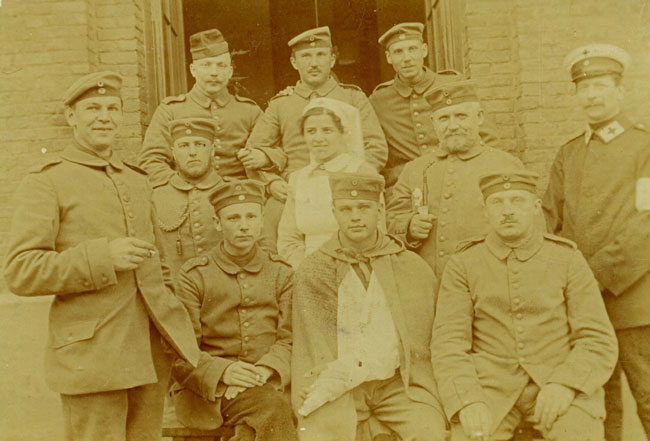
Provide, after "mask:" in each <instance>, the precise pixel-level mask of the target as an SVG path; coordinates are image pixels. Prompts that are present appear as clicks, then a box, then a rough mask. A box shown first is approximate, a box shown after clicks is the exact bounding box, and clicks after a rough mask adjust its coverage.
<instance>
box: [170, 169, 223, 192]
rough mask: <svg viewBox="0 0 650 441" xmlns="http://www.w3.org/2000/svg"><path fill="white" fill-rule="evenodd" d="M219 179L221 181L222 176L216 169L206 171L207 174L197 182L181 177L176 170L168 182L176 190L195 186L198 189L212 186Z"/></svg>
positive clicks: (191, 188)
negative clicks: (190, 181)
mask: <svg viewBox="0 0 650 441" xmlns="http://www.w3.org/2000/svg"><path fill="white" fill-rule="evenodd" d="M221 181H223V178H222V177H221V176H220V175H219V174H218V173H217V172H216V171H214V170H211V171H210V172H208V175H207V176H206V177H205V178H204V179H203V180H202V181H201V182H198V183H197V184H190V183H189V182H187V181H186V180H185V179H183V178H182V177H181V175H180V174H179V173H178V172H176V174H175V175H173V176H172V177H171V179H170V180H169V183H170V184H171V186H172V187H174V188H176V189H178V190H182V191H190V190H193V189H195V188H198V189H199V190H207V189H210V188H212V187H214V186H215V185H217V184H218V183H220V182H221Z"/></svg>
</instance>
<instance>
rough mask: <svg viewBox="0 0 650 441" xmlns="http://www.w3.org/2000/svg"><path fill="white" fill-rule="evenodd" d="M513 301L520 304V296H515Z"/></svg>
mask: <svg viewBox="0 0 650 441" xmlns="http://www.w3.org/2000/svg"><path fill="white" fill-rule="evenodd" d="M512 301H513V302H514V304H515V305H518V304H519V297H515V298H514V299H513V300H512Z"/></svg>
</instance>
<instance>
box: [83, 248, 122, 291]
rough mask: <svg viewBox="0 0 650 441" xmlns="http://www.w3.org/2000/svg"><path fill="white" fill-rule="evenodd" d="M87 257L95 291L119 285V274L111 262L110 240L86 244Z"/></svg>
mask: <svg viewBox="0 0 650 441" xmlns="http://www.w3.org/2000/svg"><path fill="white" fill-rule="evenodd" d="M86 256H87V257H88V266H89V269H90V277H91V283H92V286H93V288H94V289H101V288H104V287H106V286H110V285H115V284H116V283H117V274H115V268H114V267H113V262H112V261H111V254H110V251H109V248H108V239H107V238H105V237H103V238H100V239H93V240H89V241H88V242H87V243H86Z"/></svg>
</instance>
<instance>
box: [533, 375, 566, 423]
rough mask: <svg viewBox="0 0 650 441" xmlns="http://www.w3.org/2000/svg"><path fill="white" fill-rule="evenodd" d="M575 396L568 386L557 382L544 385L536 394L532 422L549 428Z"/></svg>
mask: <svg viewBox="0 0 650 441" xmlns="http://www.w3.org/2000/svg"><path fill="white" fill-rule="evenodd" d="M575 397H576V391H575V390H574V389H571V388H570V387H567V386H563V385H561V384H557V383H549V384H546V385H544V386H543V387H542V388H541V390H540V391H539V393H538V394H537V402H536V403H535V414H534V415H533V422H535V423H537V424H539V425H541V426H542V427H544V428H545V429H546V430H550V429H551V427H553V424H554V423H555V420H556V419H557V417H558V416H560V415H562V414H564V413H565V412H566V411H567V409H568V408H569V406H570V405H571V403H572V402H573V399H574V398H575Z"/></svg>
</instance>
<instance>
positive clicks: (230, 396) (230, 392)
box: [223, 386, 246, 400]
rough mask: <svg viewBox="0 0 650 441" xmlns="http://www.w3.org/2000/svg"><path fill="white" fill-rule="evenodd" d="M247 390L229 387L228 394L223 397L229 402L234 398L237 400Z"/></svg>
mask: <svg viewBox="0 0 650 441" xmlns="http://www.w3.org/2000/svg"><path fill="white" fill-rule="evenodd" d="M245 390H246V388H245V387H240V386H228V387H227V388H226V392H225V393H224V394H223V396H224V397H225V398H226V399H227V400H232V399H233V398H235V397H236V396H237V395H239V394H240V393H242V392H244V391H245Z"/></svg>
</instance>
